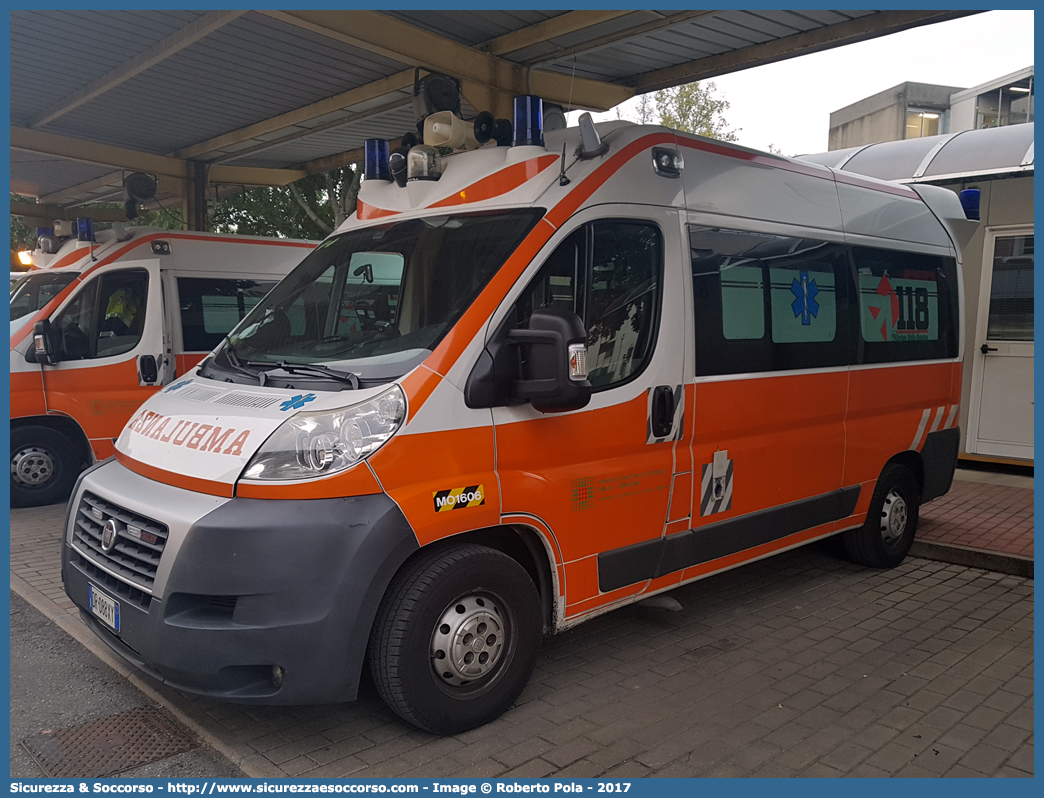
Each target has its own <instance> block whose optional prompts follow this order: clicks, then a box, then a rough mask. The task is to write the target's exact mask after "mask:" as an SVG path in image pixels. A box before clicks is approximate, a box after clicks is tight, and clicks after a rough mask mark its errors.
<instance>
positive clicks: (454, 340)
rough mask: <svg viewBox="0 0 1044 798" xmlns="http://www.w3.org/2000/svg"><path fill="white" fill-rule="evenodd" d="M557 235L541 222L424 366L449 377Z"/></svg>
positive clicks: (543, 221)
mask: <svg viewBox="0 0 1044 798" xmlns="http://www.w3.org/2000/svg"><path fill="white" fill-rule="evenodd" d="M554 234H555V228H554V227H552V226H551V225H550V224H548V223H547V221H546V220H544V219H541V220H540V221H539V222H538V223H537V225H536V227H534V228H533V229H532V230H531V231H530V233H529V235H528V236H526V237H525V238H524V239H523V240H522V243H521V244H519V246H518V249H516V250H515V251H514V252H513V253H512V254H511V256H510V257H509V258H508V259H507V261H506V262H505V263H504V265H503V266H502V267H501V268H500V270H499V271H498V272H497V273H496V274H495V275H493V279H492V280H490V281H489V283H487V285H486V287H485V288H484V289H483V290H482V292H481V293H480V294H479V295H478V297H477V298H476V299H475V301H474V302H472V303H471V307H470V308H468V309H467V311H466V312H465V313H464V315H463V316H461V317H460V320H459V321H458V322H457V323H456V324H454V325H453V328H452V329H451V330H450V331H449V332H448V333H447V334H446V337H445V338H443V339H442V342H441V343H440V344H439V345H438V346H437V347H435V351H434V352H432V353H431V354H430V355H428V358H427V360H425V361H424V364H423V365H425V366H427V367H428V368H429V369H431V370H432V371H434V372H435V373H436V374H445V373H446V372H447V371H448V370H449V368H450V366H452V365H453V364H454V363H455V362H456V361H457V358H458V357H460V355H461V353H462V352H463V351H464V349H465V348H466V347H467V346H468V344H469V343H471V342H472V341H473V340H474V338H475V336H476V335H478V333H479V331H480V330H481V329H482V326H483V325H484V324H485V323H486V322H488V321H489V318H490V316H492V315H493V312H494V311H495V310H496V309H497V306H498V305H500V302H501V300H502V299H503V298H504V295H505V294H506V293H507V291H508V289H510V288H511V286H512V285H513V284H514V283H515V281H516V280H517V279H518V278H519V277H520V276H521V275H522V272H523V271H525V268H526V266H528V265H529V264H530V263H532V262H533V258H534V257H536V254H537V253H538V252H539V251H540V248H541V247H543V246H544V244H546V243H547V241H548V239H550V238H551V236H553V235H554Z"/></svg>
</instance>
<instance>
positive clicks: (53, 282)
mask: <svg viewBox="0 0 1044 798" xmlns="http://www.w3.org/2000/svg"><path fill="white" fill-rule="evenodd" d="M78 276H79V273H78V272H36V273H35V274H30V275H28V276H27V277H23V278H22V279H21V280H20V281H19V282H18V283H16V284H15V285H14V286H12V290H11V321H17V320H18V319H21V318H22V317H24V316H28V315H29V314H30V313H35V312H36V311H38V310H39V309H40V308H42V307H43V306H44V305H46V304H47V303H48V302H50V301H51V300H52V299H54V298H55V297H56V296H58V294H60V293H61V292H62V289H63V288H65V286H67V285H68V284H69V283H71V282H72V281H73V280H75V279H76V278H77V277H78Z"/></svg>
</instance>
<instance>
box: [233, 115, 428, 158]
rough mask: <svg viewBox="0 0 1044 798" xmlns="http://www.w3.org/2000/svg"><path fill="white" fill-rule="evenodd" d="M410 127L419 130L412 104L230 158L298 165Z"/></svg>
mask: <svg viewBox="0 0 1044 798" xmlns="http://www.w3.org/2000/svg"><path fill="white" fill-rule="evenodd" d="M409 130H416V127H415V123H414V120H413V107H412V106H410V105H407V106H404V107H403V108H399V109H396V110H393V111H388V112H386V113H383V114H381V115H379V116H376V117H370V118H368V119H364V120H358V121H355V122H350V123H348V124H346V125H342V126H340V127H336V128H331V129H329V130H324V131H321V132H319V133H314V134H311V135H308V136H306V137H304V138H300V139H296V140H294V141H289V142H286V143H284V144H278V145H276V146H274V147H271V148H269V149H266V150H261V151H258V152H255V153H250V154H248V155H245V156H242V157H240V158H236V159H234V160H231V161H228V163H229V164H230V165H234V166H275V165H277V164H280V165H286V164H298V163H304V162H305V161H311V160H314V159H316V158H322V157H324V156H326V155H331V154H333V153H338V152H344V151H346V150H354V149H358V148H360V147H362V146H363V142H364V141H365V140H366V139H368V138H385V139H396V138H398V137H399V136H401V135H402V134H403V133H405V132H407V131H409Z"/></svg>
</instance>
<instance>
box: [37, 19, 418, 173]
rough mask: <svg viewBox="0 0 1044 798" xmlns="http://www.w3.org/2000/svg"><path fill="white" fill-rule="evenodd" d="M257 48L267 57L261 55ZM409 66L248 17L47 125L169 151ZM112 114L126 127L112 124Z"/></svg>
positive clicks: (88, 136) (69, 132) (89, 136)
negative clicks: (101, 97)
mask: <svg viewBox="0 0 1044 798" xmlns="http://www.w3.org/2000/svg"><path fill="white" fill-rule="evenodd" d="M259 51H263V52H265V53H266V54H267V56H268V57H267V58H266V59H263V60H259V59H257V58H256V57H255V56H254V53H256V52H259ZM404 68H405V65H404V64H399V63H397V62H394V61H391V60H390V59H386V58H379V57H376V56H373V55H371V54H369V53H366V52H363V51H361V50H359V49H357V48H352V47H349V46H348V45H345V44H342V43H340V42H337V41H335V40H332V39H328V38H326V37H322V36H318V35H317V34H314V33H312V32H310V31H305V30H301V29H299V28H296V27H294V26H289V25H286V24H284V23H282V22H279V21H277V20H273V19H271V18H268V17H264V16H262V15H260V14H250V15H247V16H245V17H243V18H241V19H239V20H237V21H236V22H234V23H232V24H230V25H227V26H225V27H224V28H222V29H221V30H219V31H216V32H215V33H214V34H212V35H211V36H209V37H207V39H205V40H203V41H201V42H197V43H196V44H194V45H192V46H191V47H189V48H186V49H185V50H182V51H181V52H179V53H177V54H176V55H174V56H172V57H171V58H169V59H167V60H166V61H164V62H163V63H161V64H159V65H157V66H156V67H153V68H152V69H149V70H147V71H146V72H144V73H142V74H141V75H138V76H137V77H135V78H132V79H131V80H128V81H126V82H125V83H123V84H121V85H120V86H118V87H116V88H115V89H113V90H111V91H110V92H108V93H106V95H105V102H104V103H90V104H88V105H87V106H83V107H81V108H78V109H76V110H75V111H73V112H71V113H69V114H67V115H66V116H64V117H61V118H60V119H58V120H56V121H55V122H54V123H53V124H51V125H48V126H47V127H46V129H48V130H53V131H54V132H60V133H65V134H67V135H72V136H77V137H80V138H85V139H90V140H107V141H109V142H111V143H114V144H117V145H119V146H124V147H129V148H132V149H141V150H145V151H149V152H157V153H166V152H171V151H174V150H177V149H181V148H183V147H186V146H188V145H190V144H195V143H197V142H200V141H204V140H206V139H209V138H212V137H215V136H218V135H221V134H222V133H226V132H228V131H230V130H236V129H238V128H241V127H245V126H247V125H250V124H253V123H255V122H258V121H261V120H263V119H268V118H271V117H273V116H277V115H278V114H281V113H285V112H288V111H292V110H295V109H297V108H300V107H302V106H305V105H308V104H310V103H313V102H317V101H318V100H321V99H324V98H326V97H329V96H332V95H336V94H340V93H342V92H344V91H348V90H349V89H352V88H355V87H357V86H360V85H364V84H365V83H369V82H371V81H374V80H378V79H380V78H382V77H385V76H387V75H389V74H394V73H395V72H399V71H401V70H402V69H404ZM215 75H220V76H221V80H220V81H216V80H215V78H214V76H215ZM230 87H233V89H234V90H232V91H230V90H229V89H230ZM159 98H162V101H159ZM114 116H117V117H120V118H122V119H124V120H126V121H125V123H124V124H122V125H120V126H119V127H117V128H114V127H113V125H112V118H113V117H114Z"/></svg>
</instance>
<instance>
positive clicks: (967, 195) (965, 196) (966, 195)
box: [961, 188, 981, 222]
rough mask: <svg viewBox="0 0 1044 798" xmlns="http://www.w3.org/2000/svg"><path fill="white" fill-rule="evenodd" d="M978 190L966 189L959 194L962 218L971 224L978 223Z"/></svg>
mask: <svg viewBox="0 0 1044 798" xmlns="http://www.w3.org/2000/svg"><path fill="white" fill-rule="evenodd" d="M980 196H981V195H980V193H979V189H977V188H966V189H964V191H962V192H961V207H962V208H964V216H965V218H967V219H971V220H972V221H973V222H977V221H979V198H980Z"/></svg>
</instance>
